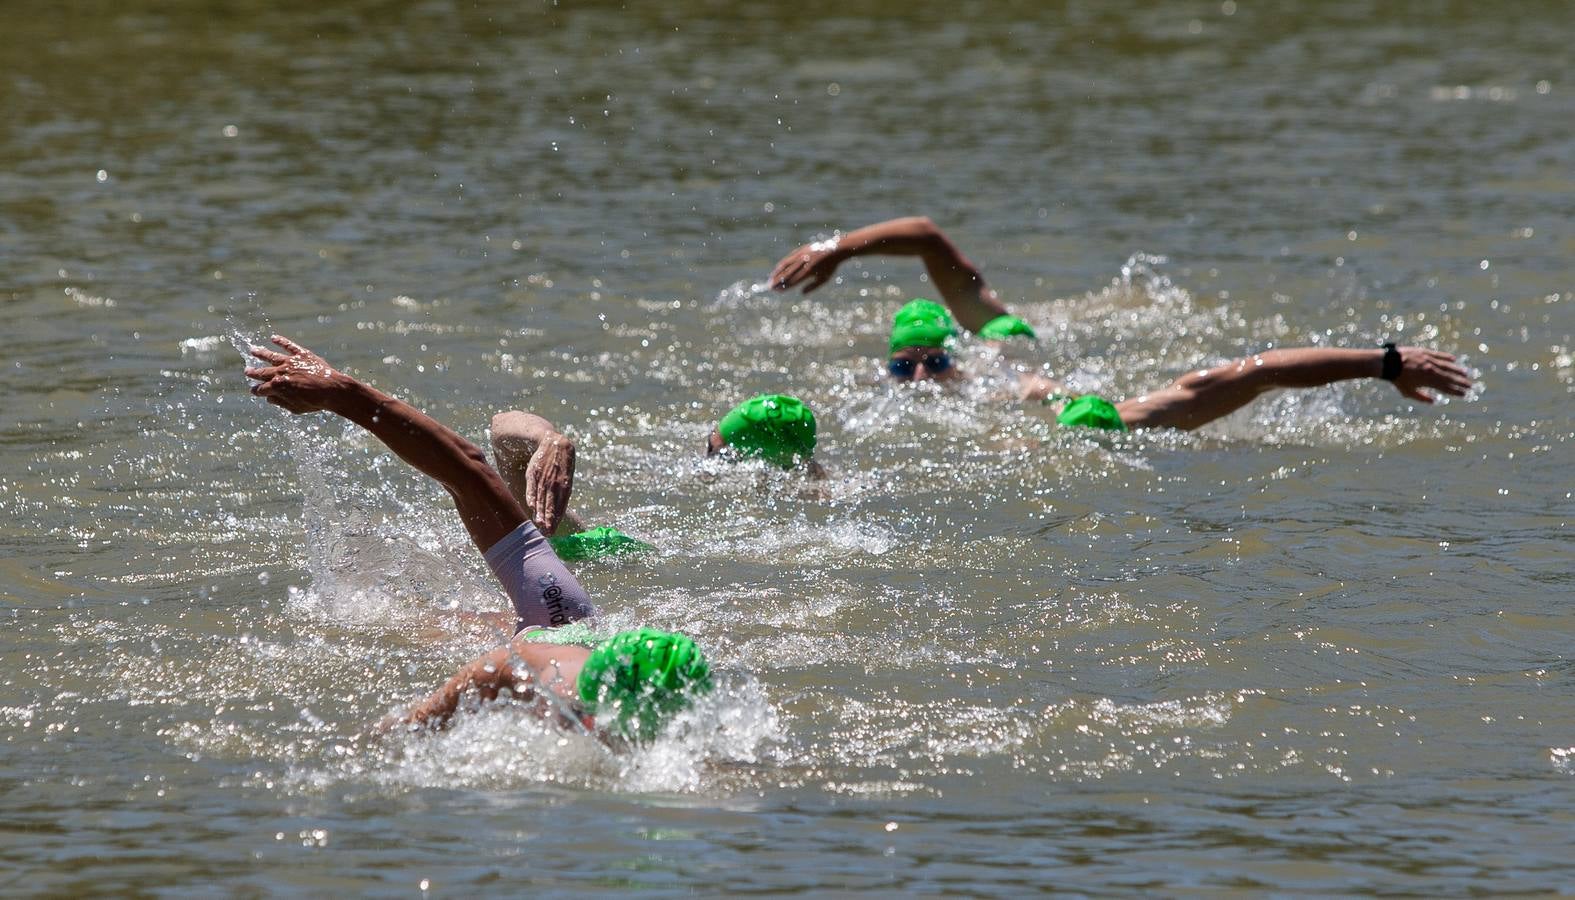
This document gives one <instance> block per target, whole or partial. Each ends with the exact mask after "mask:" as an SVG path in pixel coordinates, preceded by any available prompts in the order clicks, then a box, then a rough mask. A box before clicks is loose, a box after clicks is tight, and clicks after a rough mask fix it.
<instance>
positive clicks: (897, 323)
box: [891, 299, 957, 353]
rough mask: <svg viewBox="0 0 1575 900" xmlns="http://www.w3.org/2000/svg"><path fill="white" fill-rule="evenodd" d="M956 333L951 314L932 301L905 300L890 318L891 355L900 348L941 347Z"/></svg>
mask: <svg viewBox="0 0 1575 900" xmlns="http://www.w3.org/2000/svg"><path fill="white" fill-rule="evenodd" d="M956 333H957V325H956V324H955V323H953V322H952V314H951V313H949V312H947V311H946V307H944V306H942V305H940V304H939V303H936V302H935V301H934V300H923V299H914V300H909V301H908V302H907V304H906V305H905V306H903V308H902V309H899V310H897V314H896V315H895V316H892V319H891V352H892V353H896V352H897V351H898V350H901V349H902V348H904V347H942V346H945V344H946V339H947V338H949V337H951V336H952V335H954V334H956Z"/></svg>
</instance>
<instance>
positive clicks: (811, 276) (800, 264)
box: [771, 240, 844, 294]
mask: <svg viewBox="0 0 1575 900" xmlns="http://www.w3.org/2000/svg"><path fill="white" fill-rule="evenodd" d="M837 243H838V242H837V241H836V240H829V241H816V242H815V243H813V244H805V245H804V246H802V247H800V248H798V249H797V250H794V251H793V252H792V253H789V254H788V255H787V256H784V257H782V260H781V261H780V262H778V263H777V264H776V268H774V269H772V270H771V288H772V289H773V290H778V291H786V290H789V289H791V288H795V287H797V286H799V285H801V284H803V285H804V293H806V294H807V293H809V292H810V291H813V290H814V289H815V288H818V287H820V286H821V285H823V284H825V283H826V282H827V281H830V280H831V276H833V275H835V274H837V266H838V265H840V264H841V263H842V260H843V259H844V256H843V254H841V253H839V252H838V249H837ZM805 282H808V284H805Z"/></svg>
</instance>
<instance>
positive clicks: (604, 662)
mask: <svg viewBox="0 0 1575 900" xmlns="http://www.w3.org/2000/svg"><path fill="white" fill-rule="evenodd" d="M576 685H577V686H578V688H579V692H580V700H581V702H583V703H584V704H585V710H586V712H589V713H590V714H591V715H593V716H598V718H599V719H600V718H601V717H602V716H606V715H608V714H613V713H615V714H616V716H617V718H616V720H614V721H612V722H608V721H602V722H601V724H602V725H603V727H607V728H610V729H611V730H614V731H617V732H618V733H620V734H622V735H623V736H624V737H626V738H629V739H630V740H638V741H648V740H650V739H651V738H653V737H655V736H656V734H657V732H659V731H661V729H662V725H663V723H665V722H666V721H667V719H668V718H669V717H670V716H672V715H673V714H674V713H676V712H678V711H679V710H681V709H683V708H684V707H686V706H688V705H689V701H690V698H691V697H692V696H694V695H695V694H703V693H705V692H706V691H709V690H710V689H711V665H710V663H707V662H706V658H705V654H704V653H701V652H700V648H699V647H696V646H695V642H694V641H692V640H690V639H689V638H688V637H687V636H685V635H682V634H675V633H673V632H670V631H658V630H657V629H655V628H637V629H635V630H633V631H622V632H619V633H618V634H615V635H613V636H612V637H611V638H608V639H607V640H606V641H605V642H604V643H602V644H601V645H599V646H598V647H597V648H596V649H595V650H592V651H591V655H590V657H589V658H588V659H586V660H585V665H584V667H583V668H581V669H580V677H579V680H578V681H577V682H576Z"/></svg>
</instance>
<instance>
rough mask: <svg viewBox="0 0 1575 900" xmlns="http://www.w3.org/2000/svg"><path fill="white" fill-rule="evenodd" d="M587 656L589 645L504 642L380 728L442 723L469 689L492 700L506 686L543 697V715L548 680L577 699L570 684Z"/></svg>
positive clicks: (519, 695) (517, 694) (547, 708)
mask: <svg viewBox="0 0 1575 900" xmlns="http://www.w3.org/2000/svg"><path fill="white" fill-rule="evenodd" d="M587 656H589V651H588V650H586V649H585V648H583V647H571V646H561V645H555V644H540V643H532V642H527V641H516V642H515V643H513V644H512V645H508V646H503V647H499V648H497V649H496V650H491V651H488V652H487V653H485V654H483V655H482V656H481V657H480V658H478V659H477V660H475V661H474V662H471V663H469V664H468V665H466V666H464V667H463V668H461V669H460V670H459V671H458V672H456V673H454V674H453V675H452V676H450V678H449V679H448V680H447V681H445V682H443V685H442V687H439V688H438V689H437V690H436V691H433V692H432V694H430V695H429V696H427V697H426V698H425V699H424V700H421V701H420V702H418V703H416V704H415V705H414V706H412V707H411V708H410V709H408V710H406V711H405V713H404V714H403V715H400V716H397V717H392V718H389V719H384V720H383V722H382V723H380V724H379V726H378V730H379V731H389V730H391V729H393V728H395V727H399V726H404V727H406V728H420V727H425V728H442V727H443V726H445V725H447V724H448V722H449V720H450V719H452V718H453V717H454V713H455V712H456V711H457V710H458V709H459V707H460V704H461V703H463V702H464V700H465V697H466V696H467V695H474V696H475V698H476V700H477V701H478V702H481V703H487V702H490V701H492V700H496V699H497V697H498V695H499V694H500V693H502V692H503V691H504V690H508V691H509V692H510V693H511V695H512V699H514V700H516V701H526V702H529V701H532V700H535V701H538V702H537V704H536V711H537V712H538V713H539V714H541V715H543V716H546V715H549V714H550V713H551V711H552V709H553V708H554V705H553V704H552V703H551V702H550V701H549V700H548V698H547V697H545V696H543V695H542V691H541V687H542V685H546V688H547V690H548V691H551V692H553V693H557V694H559V695H560V696H561V697H562V698H563V700H566V701H569V702H570V703H572V701H573V700H574V697H573V692H572V691H570V690H569V688H568V686H570V685H573V684H575V682H576V679H577V678H578V676H579V672H580V668H581V667H582V666H583V665H584V663H585V658H586V657H587ZM582 722H584V720H582ZM585 724H589V723H588V722H586V723H585Z"/></svg>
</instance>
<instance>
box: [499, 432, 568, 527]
mask: <svg viewBox="0 0 1575 900" xmlns="http://www.w3.org/2000/svg"><path fill="white" fill-rule="evenodd" d="M492 452H493V456H494V458H495V459H496V460H497V463H498V472H499V473H500V474H501V475H502V476H503V481H504V483H506V484H507V485H508V486H509V491H510V492H511V493H513V494H514V499H516V500H518V501H520V504H521V505H522V506H524V507H525V514H526V515H527V516H529V517H530V519H531V521H533V522H535V523H536V526H537V527H538V528H540V529H541V533H542V534H555V533H559V532H562V533H572V532H577V531H584V530H585V524H584V523H583V522H581V521H580V518H579V516H576V515H575V514H574V513H571V512H569V496H570V495H571V494H572V493H573V492H574V460H575V450H574V441H572V440H570V439H569V437H568V436H567V435H565V434H563V433H562V432H560V431H558V429H556V428H554V427H553V425H552V423H551V422H549V421H547V420H546V419H544V418H542V417H541V416H538V415H536V414H534V413H528V412H522V411H520V410H510V411H508V412H501V413H498V414H497V415H495V416H493V417H492Z"/></svg>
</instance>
